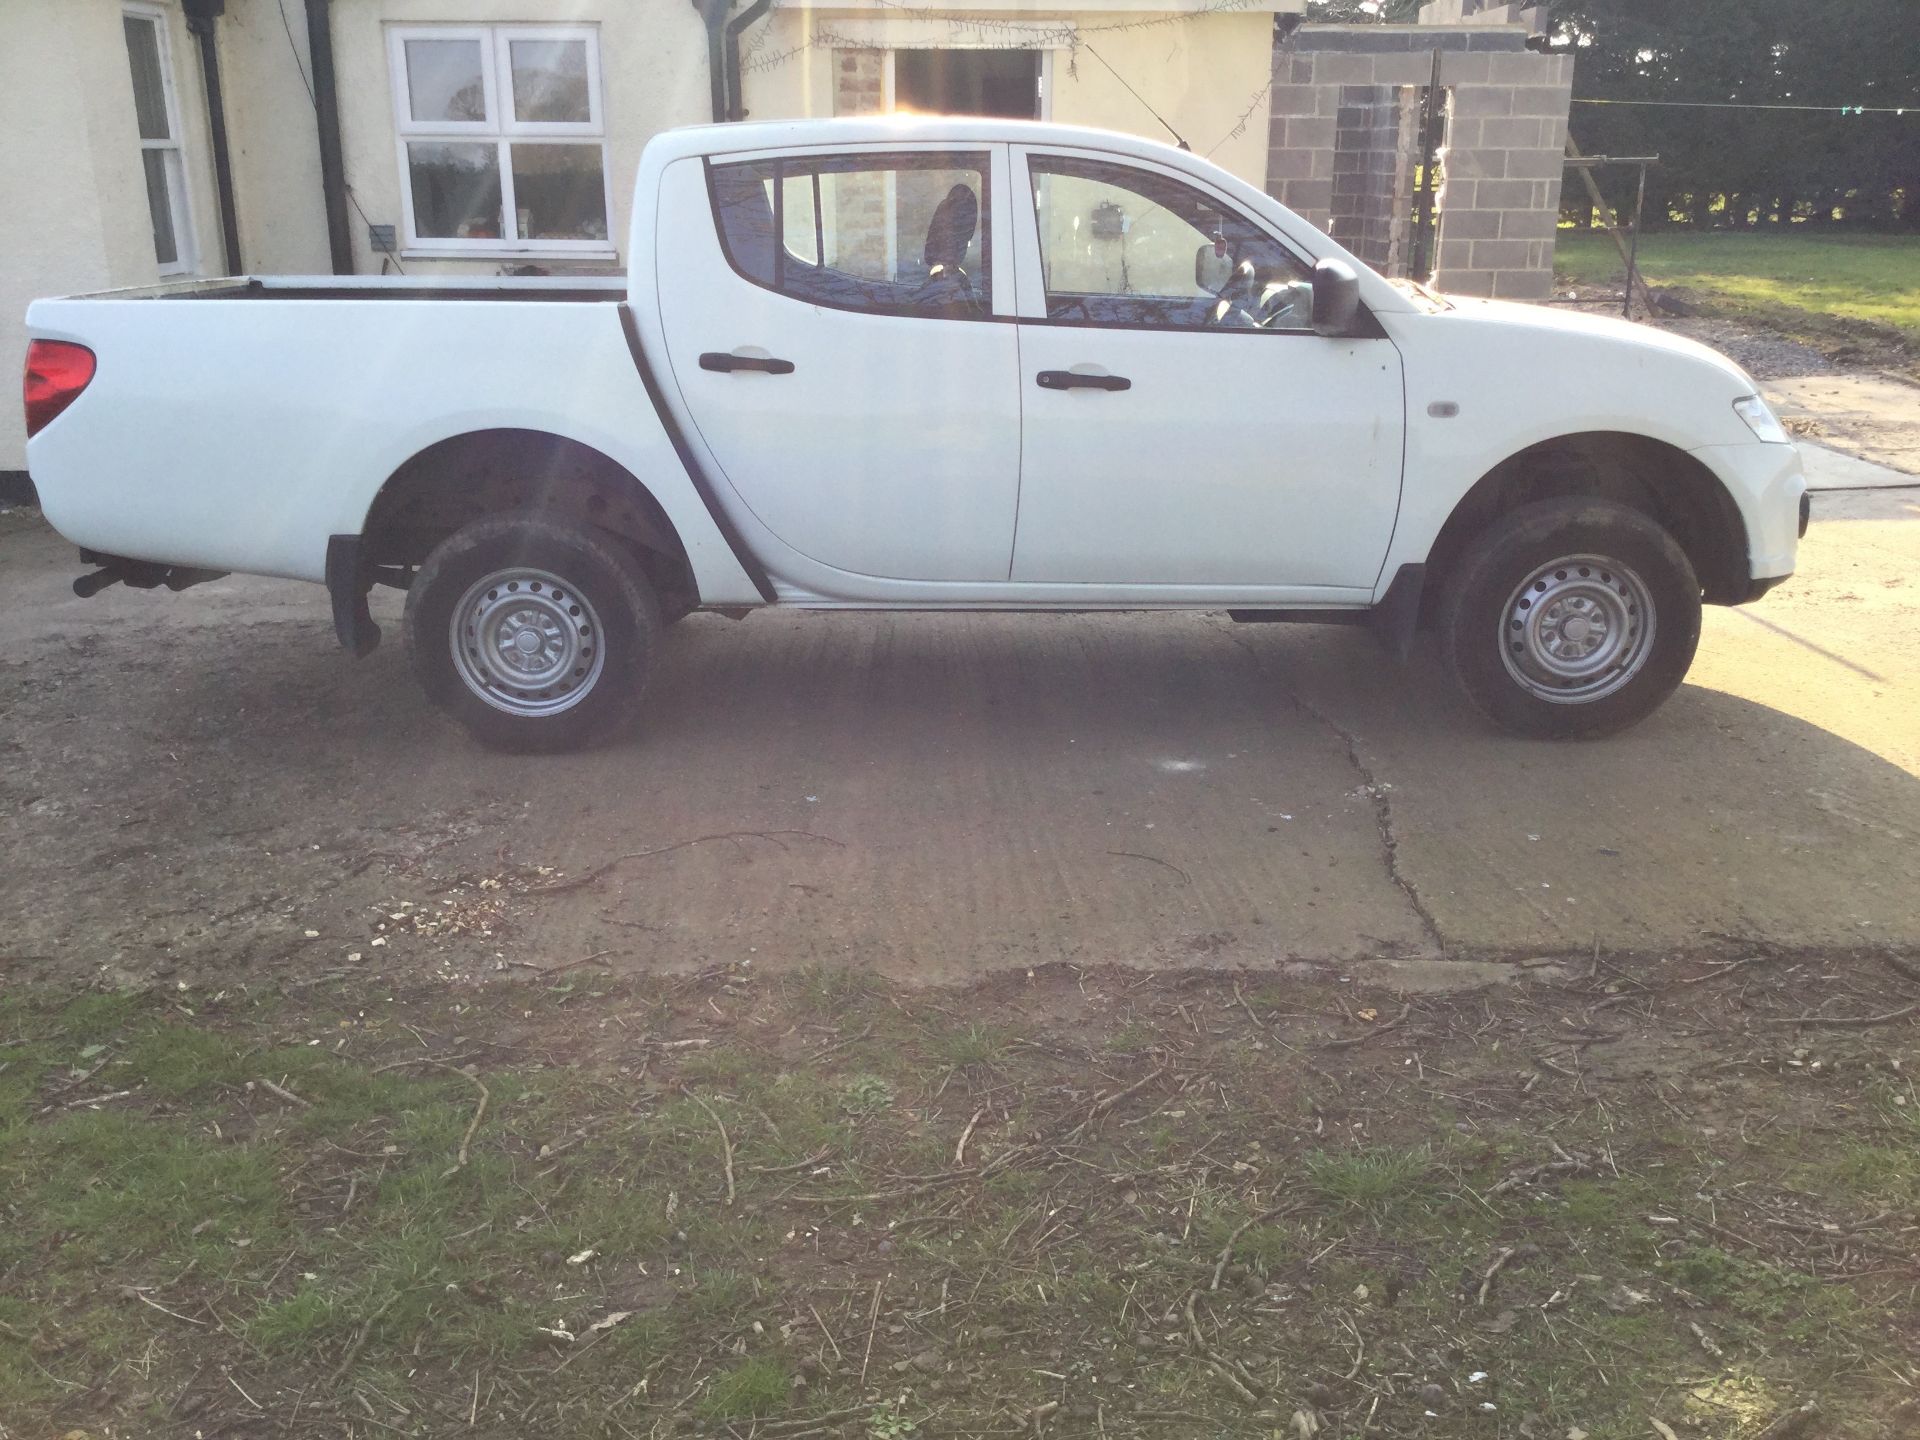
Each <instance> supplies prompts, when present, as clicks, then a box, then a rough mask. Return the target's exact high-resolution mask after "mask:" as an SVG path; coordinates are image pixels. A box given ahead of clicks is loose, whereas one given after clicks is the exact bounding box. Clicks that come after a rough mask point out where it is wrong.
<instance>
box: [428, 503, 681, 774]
mask: <svg viewBox="0 0 1920 1440" xmlns="http://www.w3.org/2000/svg"><path fill="white" fill-rule="evenodd" d="M660 629H661V619H660V607H659V602H658V601H657V600H656V599H655V597H654V593H653V588H652V586H651V585H650V584H648V582H647V577H646V574H645V572H644V571H642V570H641V568H640V565H639V563H638V562H637V561H636V560H635V559H634V558H633V557H632V556H631V555H630V554H628V553H627V552H626V551H625V550H624V549H623V548H622V547H621V546H620V544H619V542H618V541H616V540H614V539H612V538H611V537H609V536H607V535H604V534H602V533H601V532H599V531H596V530H593V529H591V528H589V527H587V526H585V525H582V524H577V523H573V522H570V521H567V520H562V519H550V518H546V517H542V516H535V515H524V514H520V515H497V516H493V517H490V518H488V519H485V520H477V521H475V522H474V523H473V524H471V525H467V526H465V527H463V528H462V529H460V530H458V531H456V532H455V533H454V534H452V535H451V536H449V537H448V538H447V539H446V540H444V541H442V542H441V543H440V544H439V545H438V546H437V547H435V549H434V551H433V553H432V554H431V555H429V556H428V557H427V561H426V563H425V564H424V565H422V566H421V567H420V573H419V574H418V575H416V576H415V577H414V582H413V586H412V588H411V589H410V590H409V591H408V592H407V614H406V634H407V648H408V651H409V652H410V653H411V655H412V657H413V667H414V672H415V674H417V675H418V676H419V678H420V683H421V685H422V687H423V688H424V689H425V690H426V692H427V696H428V698H429V699H431V700H432V701H433V702H434V703H435V704H436V705H438V706H439V707H440V708H441V709H442V710H444V711H445V712H446V713H447V714H448V715H449V716H451V717H452V718H453V719H455V720H457V721H458V722H459V723H460V724H461V725H463V726H464V727H466V729H467V730H468V731H469V732H470V733H471V734H472V735H473V736H474V737H475V738H476V739H478V740H479V741H481V742H482V743H483V744H486V745H490V746H493V747H495V748H496V749H501V750H519V751H555V750H571V749H575V748H577V747H579V746H581V745H584V744H586V743H587V742H589V741H591V740H594V739H597V738H598V737H600V736H602V735H604V734H606V733H608V732H609V731H611V730H613V729H615V728H617V727H619V726H622V725H624V724H626V723H629V722H630V721H631V720H632V718H633V715H634V712H635V710H636V709H637V707H638V704H639V700H640V693H641V690H642V688H643V686H644V684H645V681H646V677H647V673H648V671H649V669H650V668H651V664H652V660H653V654H654V649H655V644H656V640H657V637H658V635H659V633H660Z"/></svg>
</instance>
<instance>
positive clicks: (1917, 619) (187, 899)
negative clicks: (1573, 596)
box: [0, 490, 1920, 983]
mask: <svg viewBox="0 0 1920 1440" xmlns="http://www.w3.org/2000/svg"><path fill="white" fill-rule="evenodd" d="M74 572H75V564H74V561H73V552H72V550H71V549H70V548H69V547H67V546H66V545H65V544H64V543H63V542H61V541H60V540H59V538H58V537H57V536H55V535H53V534H52V533H51V532H50V531H48V530H47V529H46V528H44V526H41V525H39V524H37V523H28V524H21V523H19V522H18V521H16V522H15V523H14V524H13V525H12V527H11V531H10V533H6V534H4V535H0V656H4V662H3V663H4V666H5V669H6V677H5V681H4V685H5V689H4V692H0V693H4V695H5V696H6V717H5V724H4V726H0V746H4V747H5V755H6V763H5V766H4V770H0V847H4V850H5V853H6V854H7V856H8V857H9V859H8V863H7V866H6V869H5V871H4V874H3V875H0V907H3V909H4V913H5V914H6V915H7V916H8V917H9V921H10V923H9V925H8V926H7V930H6V933H5V935H4V938H3V939H0V947H3V948H0V957H4V962H5V971H4V972H0V973H12V974H14V975H16V976H21V977H24V976H27V975H32V974H60V975H64V976H68V977H72V976H76V975H84V974H90V973H96V972H104V973H106V974H108V975H110V976H113V977H116V978H124V977H127V976H132V977H136V978H149V977H152V976H155V975H159V976H176V975H177V976H179V977H180V978H182V979H195V980H200V981H205V982H208V983H216V982H218V983H226V982H229V981H231V980H233V979H240V978H246V977H249V976H252V977H255V978H260V977H263V976H264V975H265V974H267V973H268V972H272V973H273V974H275V975H277V976H280V977H287V976H293V977H303V976H317V975H325V974H328V973H332V972H334V971H350V972H358V971H365V972H367V973H370V974H398V973H407V974H414V975H422V974H440V975H444V976H446V977H448V978H464V977H472V976H480V975H484V974H487V973H497V972H501V971H512V970H515V969H516V968H517V967H518V966H521V965H530V966H543V967H544V966H550V965H557V964H566V963H570V962H576V961H580V960H584V959H586V958H587V957H590V956H593V957H597V961H598V963H602V964H607V965H611V966H615V967H632V968H673V969H690V968H696V967H700V966H704V965H708V964H712V963H716V962H724V961H732V962H739V961H748V960H750V961H752V962H754V963H755V964H756V965H758V966H761V967H779V966H783V965H792V964H799V963H808V962H827V963H853V964H859V965H865V966H872V967H874V968H876V969H880V970H883V971H886V972H888V973H890V974H893V975H897V976H902V977H922V978H925V979H928V980H946V979H953V978H959V977H964V976H969V975H973V974H975V973H977V972H981V971H985V970H990V969H994V968H999V967H1005V966H1023V965H1033V964H1037V963H1042V962H1048V961H1055V960H1067V961H1073V962H1078V963H1101V962H1118V963H1123V964H1129V965H1139V966H1171V965H1187V964H1195V963H1199V964H1209V965H1226V966H1243V965H1244V966H1270V965H1273V964H1275V963H1276V962H1282V961H1286V960H1288V959H1290V958H1298V959H1333V960H1342V961H1345V960H1350V959H1353V958H1356V957H1361V956H1368V955H1390V956H1393V955H1397V956H1420V955H1435V954H1442V953H1444V954H1446V955H1448V956H1450V957H1463V956H1467V957H1471V956H1479V957H1486V956H1495V957H1501V956H1504V957H1514V956H1526V955H1537V954H1547V953H1552V952H1567V951H1580V952H1584V951H1585V950H1587V949H1589V948H1590V947H1592V946H1593V945H1594V944H1595V943H1596V942H1597V943H1598V944H1600V945H1601V946H1603V947H1605V948H1608V949H1614V948H1624V949H1653V950H1672V949H1679V948H1685V947H1691V946H1695V945H1699V944H1702V943H1709V942H1711V941H1712V940H1713V939H1714V938H1715V937H1716V936H1720V935H1737V936H1753V937H1761V938H1764V939H1766V940H1769V941H1771V942H1774V943H1778V944H1783V945H1795V946H1853V945H1860V944H1879V943H1886V942H1897V943H1900V944H1903V945H1912V944H1916V943H1920V884H1916V876H1920V862H1917V861H1916V858H1915V857H1916V837H1920V491H1900V490H1885V491H1877V492H1872V493H1863V494H1825V495H1821V496H1820V497H1818V500H1817V502H1816V509H1815V525H1814V528H1813V530H1812V533H1811V534H1810V535H1809V537H1808V539H1807V542H1806V545H1805V549H1804V551H1803V561H1802V571H1801V574H1800V576H1799V577H1797V578H1796V579H1795V580H1794V581H1792V582H1791V583H1790V584H1789V585H1787V586H1785V587H1783V588H1782V589H1780V590H1778V591H1776V592H1774V594H1772V595H1770V596H1769V597H1767V599H1766V600H1764V601H1763V602H1762V603H1761V604H1759V605H1757V606H1754V607H1749V608H1746V609H1743V610H1738V611H1729V610H1712V611H1709V612H1708V618H1707V624H1706V631H1705V636H1704V640H1703V643H1702V645H1701V651H1700V657H1699V660H1698V662H1697V664H1696V666H1695V668H1694V671H1693V674H1692V677H1691V680H1690V682H1689V683H1688V684H1687V685H1686V686H1685V687H1684V688H1683V689H1682V691H1681V692H1680V693H1679V694H1678V695H1677V696H1676V697H1675V698H1674V699H1673V701H1671V702H1670V703H1669V704H1668V705H1667V706H1666V707H1665V708H1664V709H1663V710H1662V711H1661V712H1660V713H1659V714H1657V715H1656V716H1655V717H1654V718H1653V719H1652V720H1651V721H1649V722H1648V723H1646V724H1644V725H1642V726H1641V727H1640V728H1638V729H1637V730H1635V731H1633V732H1631V733H1629V734H1627V735H1624V736H1621V737H1618V738H1616V739H1613V740H1610V741H1606V742H1603V743H1598V744H1588V745H1551V744H1538V743H1526V742H1521V741H1517V740H1513V739H1508V738H1505V737H1503V736H1499V735H1496V734H1493V733H1490V732H1488V731H1487V730H1485V729H1484V728H1482V726H1481V725H1480V724H1479V723H1478V722H1477V721H1476V720H1475V719H1473V718H1472V717H1471V716H1470V715H1469V714H1468V713H1466V712H1465V710H1464V709H1463V707H1462V706H1461V705H1459V704H1458V703H1457V702H1456V701H1455V700H1454V699H1453V698H1452V696H1451V694H1450V692H1449V691H1448V689H1447V688H1446V686H1445V684H1444V683H1443V681H1442V678H1441V676H1440V675H1439V673H1438V670H1437V668H1436V667H1435V666H1434V665H1433V664H1432V663H1431V662H1430V661H1424V662H1416V663H1415V664H1413V665H1412V666H1409V667H1405V668H1402V667H1400V666H1397V665H1395V664H1393V663H1391V662H1389V661H1388V660H1387V659H1386V658H1385V657H1384V656H1383V654H1382V653H1381V652H1380V651H1378V650H1377V649H1376V648H1375V647H1374V646H1373V644H1372V643H1371V642H1370V641H1369V640H1368V639H1367V638H1366V637H1365V636H1364V635H1363V634H1361V633H1358V632H1353V631H1347V630H1340V629H1331V628H1294V627H1281V626H1258V627H1237V626H1233V625H1231V624H1229V623H1228V622H1227V621H1226V619H1225V617H1223V616H1222V617H1146V616H1111V617H1073V618H1060V619H1044V618H1035V617H1015V616H1005V617H1001V616H966V617H935V616H899V617H885V616H852V615H773V614H762V615H756V616H754V617H752V618H751V619H749V620H747V621H745V622H743V623H733V622H729V621H726V620H722V619H719V618H716V617H708V616H696V617H693V618H691V619H689V620H688V621H687V622H685V623H684V624H682V625H681V626H679V627H677V629H676V630H675V632H674V633H673V636H672V638H671V640H670V642H669V644H668V647H667V651H666V654H665V657H664V662H663V665H662V669H661V672H660V675H659V678H658V682H657V689H656V690H655V692H654V696H653V700H652V704H651V707H650V713H649V719H648V723H647V725H646V727H645V729H644V731H643V732H642V733H640V734H638V735H636V736H635V737H633V738H632V739H631V740H629V741H627V742H625V743H622V744H619V745H616V746H613V747H610V748H606V749H603V750H600V751H598V752H595V753H592V754H587V755H579V756H568V757H560V758H545V759H529V758H515V757H501V756H495V755H490V754H487V753H484V752H482V751H479V750H477V749H475V748H474V747H473V746H471V745H470V744H469V743H468V742H467V741H466V740H465V739H464V738H463V737H461V736H460V735H458V734H456V733H454V732H452V731H451V730H449V729H446V728H444V727H443V726H442V725H441V724H440V723H439V722H438V721H437V720H436V719H435V717H434V716H433V715H431V714H430V713H429V712H428V711H427V709H426V707H425V704H424V702H423V701H422V700H421V699H420V697H419V696H418V693H417V692H416V690H415V688H414V686H413V683H412V679H411V676H410V674H409V672H408V669H407V665H406V661H405V656H404V654H403V653H401V651H400V649H399V647H398V645H397V643H391V642H394V641H395V640H396V638H397V636H396V631H395V630H394V628H393V627H392V626H389V640H390V643H389V645H388V646H386V647H385V648H383V649H382V650H380V651H379V652H378V653H377V654H375V655H374V656H373V657H372V658H370V659H368V660H366V661H361V662H355V661H353V660H350V659H348V658H347V657H346V656H345V655H343V654H342V653H341V652H339V651H338V650H337V649H336V648H334V645H333V640H332V636H331V632H330V629H329V623H328V612H327V606H326V600H325V596H324V594H323V593H322V592H321V591H320V590H319V589H318V587H309V586H299V585H290V584H280V583H273V582H267V581H258V580H242V579H232V580H226V581H222V582H219V583H217V584H214V585H209V586H205V587H202V588H200V589H196V590H193V591H191V592H189V593H187V594H185V595H180V596H173V595H168V594H165V593H164V592H162V593H158V594H142V593H134V592H129V591H126V590H124V589H114V590H111V591H108V592H107V593H106V594H105V595H103V596H101V597H99V598H97V599H94V600H90V601H80V600H76V599H74V598H73V597H72V595H71V594H70V592H69V591H68V589H67V582H68V580H69V579H70V578H71V576H72V574H73V573H74ZM381 593H382V595H383V596H386V597H387V598H386V602H385V610H384V615H385V616H386V617H388V618H391V617H392V616H393V615H394V614H395V613H396V607H395V605H394V604H393V598H394V597H392V596H391V595H390V593H389V592H381ZM640 852H649V853H640ZM619 856H629V857H632V858H628V859H624V860H619V861H618V862H617V863H613V864H612V865H611V867H610V868H608V869H606V870H605V871H604V872H602V873H600V874H599V875H598V876H597V877H594V876H592V875H591V874H590V872H593V871H594V870H595V868H596V867H600V866H606V865H608V864H609V862H610V861H614V859H615V857H619ZM556 887H563V888H556ZM542 890H545V891H546V892H547V893H540V892H541V891H542ZM422 917H426V918H422ZM383 927H384V928H383ZM309 931H313V932H316V933H315V934H314V935H311V936H309V934H308V932H309ZM521 973H524V972H521Z"/></svg>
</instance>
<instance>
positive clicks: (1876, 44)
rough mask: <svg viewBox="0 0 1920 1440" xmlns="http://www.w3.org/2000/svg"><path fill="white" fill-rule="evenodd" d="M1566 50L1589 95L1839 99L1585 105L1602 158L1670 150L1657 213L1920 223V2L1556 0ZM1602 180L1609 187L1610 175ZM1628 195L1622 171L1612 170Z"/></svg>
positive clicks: (1579, 91) (1590, 146) (1587, 135)
mask: <svg viewBox="0 0 1920 1440" xmlns="http://www.w3.org/2000/svg"><path fill="white" fill-rule="evenodd" d="M1553 17H1554V29H1555V38H1556V44H1558V45H1561V46H1564V47H1566V48H1568V49H1570V50H1571V51H1572V53H1573V54H1574V55H1575V56H1576V61H1575V71H1574V95H1575V97H1576V99H1581V100H1614V101H1647V100H1658V101H1693V102H1699V101H1705V102H1711V104H1712V105H1717V106H1733V105H1749V106H1761V105H1765V106H1795V105H1810V106H1823V107H1835V106H1862V107H1874V106H1891V107H1899V106H1903V105H1910V106H1913V107H1914V108H1912V109H1910V110H1909V113H1908V114H1906V115H1904V116H1900V115H1868V114H1858V115H1855V114H1847V115H1842V114H1839V113H1836V112H1835V111H1833V110H1831V109H1827V110H1799V109H1737V108H1726V109H1719V108H1691V107H1673V108H1668V107H1665V106H1653V105H1636V104H1615V105H1590V104H1576V105H1575V106H1574V113H1573V121H1572V128H1573V133H1574V138H1575V139H1576V140H1577V141H1578V142H1579V143H1580V146H1581V148H1582V149H1583V150H1586V151H1588V152H1589V153H1610V154H1646V153H1657V154H1659V155H1660V157H1661V165H1660V167H1659V169H1657V170H1656V171H1654V172H1653V173H1652V174H1651V175H1650V176H1649V177H1648V202H1649V204H1648V213H1649V223H1658V222H1659V221H1660V220H1661V219H1663V218H1664V217H1665V216H1666V215H1667V214H1668V213H1669V212H1674V213H1678V214H1681V215H1685V216H1688V217H1690V218H1691V219H1692V220H1693V222H1694V223H1696V224H1698V223H1705V222H1706V221H1707V220H1708V219H1709V217H1710V216H1711V217H1716V218H1717V220H1718V222H1719V223H1729V224H1744V223H1747V217H1748V216H1749V215H1758V216H1760V217H1762V218H1766V217H1778V219H1779V220H1780V221H1781V222H1782V223H1784V222H1785V221H1786V220H1787V219H1788V218H1790V217H1791V215H1792V214H1793V213H1794V211H1795V209H1796V207H1798V208H1803V209H1805V210H1807V211H1809V212H1811V214H1812V215H1813V216H1814V217H1816V218H1820V217H1824V216H1828V215H1831V214H1832V213H1833V211H1834V210H1835V209H1836V208H1837V209H1839V210H1840V211H1841V212H1842V213H1843V214H1844V216H1845V218H1846V219H1847V220H1848V221H1850V222H1860V223H1868V224H1876V223H1877V224H1886V223H1891V222H1893V221H1894V220H1895V219H1896V215H1897V216H1898V218H1899V219H1900V220H1901V221H1902V223H1905V224H1907V225H1912V226H1920V83H1916V81H1915V79H1914V60H1913V57H1914V56H1915V55H1920V5H1915V4H1913V3H1912V0H1824V3H1822V4H1818V5H1815V4H1809V3H1806V0H1687V3H1685V4H1680V3H1677V0H1556V3H1555V4H1554V5H1553ZM1602 183H1603V184H1605V183H1609V181H1608V180H1607V179H1603V182H1602ZM1610 183H1611V185H1612V187H1613V188H1614V190H1615V191H1616V192H1617V191H1618V189H1619V187H1620V184H1621V181H1620V178H1619V177H1617V176H1616V177H1610Z"/></svg>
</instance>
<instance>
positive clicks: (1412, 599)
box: [1227, 565, 1427, 660]
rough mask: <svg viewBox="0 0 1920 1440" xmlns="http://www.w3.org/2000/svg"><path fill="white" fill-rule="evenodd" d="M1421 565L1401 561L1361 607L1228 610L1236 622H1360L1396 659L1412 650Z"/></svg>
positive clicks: (1423, 573) (1423, 584)
mask: <svg viewBox="0 0 1920 1440" xmlns="http://www.w3.org/2000/svg"><path fill="white" fill-rule="evenodd" d="M1426 584H1427V567H1426V566H1425V565H1402V566H1401V567H1400V568H1399V569H1398V570H1396V571H1394V572H1393V583H1392V584H1391V585H1389V586H1387V593H1386V594H1384V595H1382V596H1381V597H1380V603H1379V604H1377V605H1372V606H1369V607H1368V608H1367V609H1365V610H1229V611H1227V618H1228V619H1230V620H1232V621H1233V622H1234V623H1235V624H1237V625H1364V626H1366V627H1367V628H1368V629H1369V630H1371V631H1373V634H1374V638H1375V639H1377V640H1378V641H1379V642H1380V643H1381V644H1382V645H1384V646H1386V647H1387V649H1388V651H1389V652H1390V653H1391V654H1392V655H1393V657H1394V658H1395V659H1397V660H1405V659H1407V658H1408V657H1409V656H1411V655H1412V654H1413V639H1414V634H1415V632H1416V631H1418V630H1419V628H1420V596H1421V592H1422V591H1423V590H1425V589H1426Z"/></svg>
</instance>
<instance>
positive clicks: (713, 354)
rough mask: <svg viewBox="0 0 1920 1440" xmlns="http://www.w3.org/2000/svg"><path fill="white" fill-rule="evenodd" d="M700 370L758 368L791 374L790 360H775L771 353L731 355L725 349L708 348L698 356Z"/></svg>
mask: <svg viewBox="0 0 1920 1440" xmlns="http://www.w3.org/2000/svg"><path fill="white" fill-rule="evenodd" d="M700 368H701V369H702V370H720V371H731V370H759V371H761V372H763V373H764V374H767V375H791V374H792V373H793V362H792V361H791V360H776V359H774V358H773V357H772V356H771V355H733V354H729V353H728V352H727V351H725V350H709V351H707V352H706V353H705V354H704V355H702V356H701V357H700Z"/></svg>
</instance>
